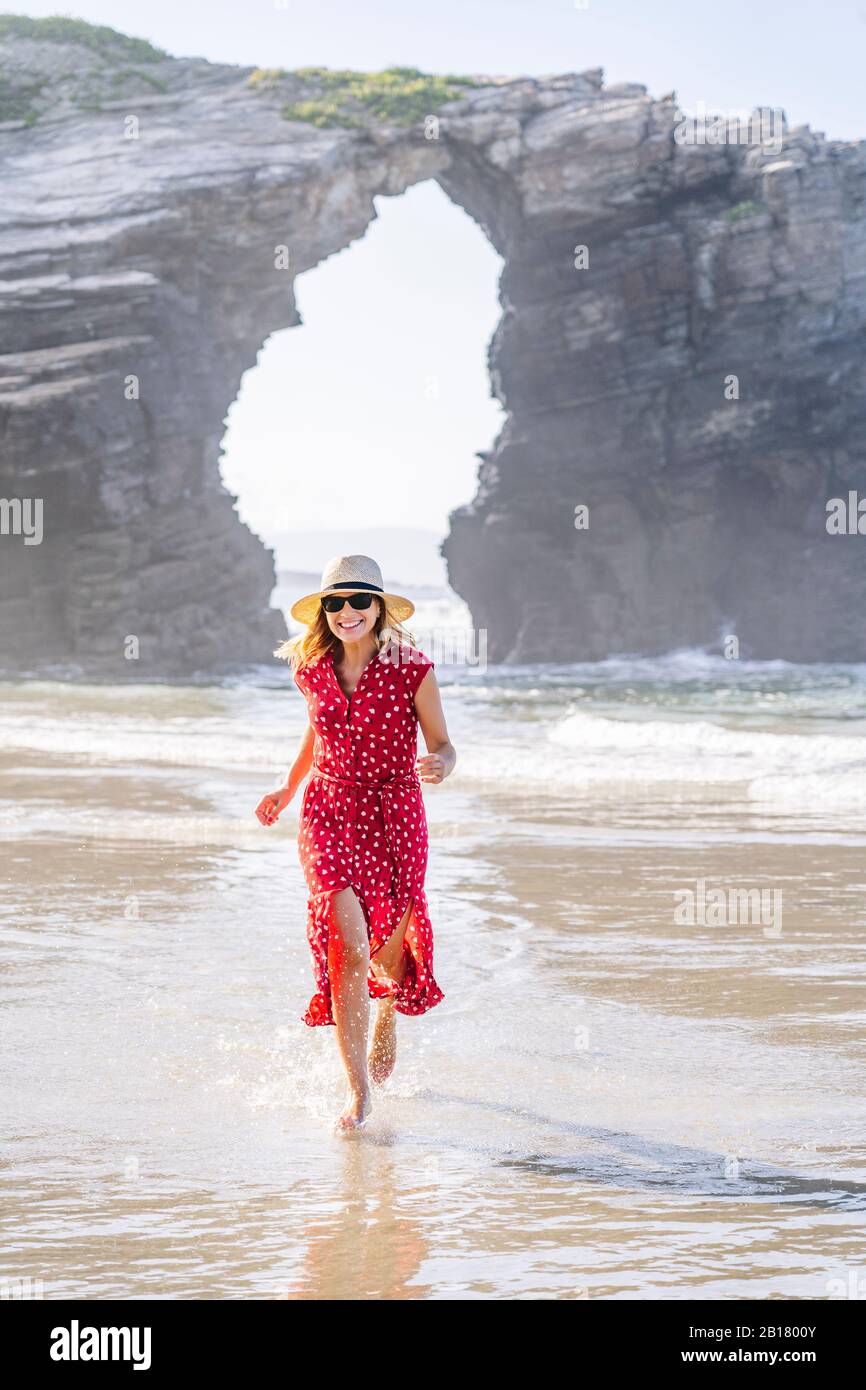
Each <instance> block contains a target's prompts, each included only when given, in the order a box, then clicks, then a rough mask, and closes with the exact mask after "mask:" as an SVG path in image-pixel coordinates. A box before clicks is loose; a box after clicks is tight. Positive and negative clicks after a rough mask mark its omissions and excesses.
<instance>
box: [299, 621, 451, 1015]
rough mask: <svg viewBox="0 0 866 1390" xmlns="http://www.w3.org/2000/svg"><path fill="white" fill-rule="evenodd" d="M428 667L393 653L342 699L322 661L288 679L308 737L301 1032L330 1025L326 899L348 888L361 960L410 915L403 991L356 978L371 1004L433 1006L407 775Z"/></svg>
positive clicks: (417, 805)
mask: <svg viewBox="0 0 866 1390" xmlns="http://www.w3.org/2000/svg"><path fill="white" fill-rule="evenodd" d="M433 664H434V663H433V662H432V661H430V660H429V658H428V657H426V656H424V654H423V652H420V651H418V650H417V648H413V647H407V646H397V645H396V644H392V645H390V646H386V647H384V648H383V650H382V651H381V652H379V653H378V654H377V655H376V656H375V657H374V658H373V660H372V661H371V662H370V663H369V664H368V665H367V666H365V668H364V670H363V671H362V672H361V677H360V679H359V681H358V684H357V685H356V687H355V689H354V691H353V692H352V696H351V699H349V698H348V697H347V696H346V695H345V694H344V693H343V689H342V687H341V686H340V683H339V681H338V680H337V676H336V672H335V671H334V658H333V652H329V653H328V654H327V655H326V656H324V657H322V658H321V659H320V660H319V661H317V662H316V663H315V665H312V666H305V667H302V668H300V669H299V670H298V671H296V672H295V684H296V685H297V686H298V689H299V690H300V691H301V693H302V694H303V696H304V698H305V700H306V702H307V713H308V716H309V720H310V724H311V726H312V728H313V730H314V733H315V740H314V745H313V766H312V770H311V773H310V779H309V781H308V783H307V786H306V789H305V791H304V797H303V801H302V803H301V812H300V827H299V831H298V857H299V859H300V861H301V867H302V868H303V871H304V877H305V879H306V883H307V891H308V895H309V896H308V899H307V939H308V940H309V943H310V948H311V950H312V954H313V973H314V975H315V980H316V993H315V994H314V995H313V997H312V999H311V1000H310V1003H309V1007H308V1009H307V1012H306V1013H305V1014H303V1015H302V1018H303V1021H304V1023H306V1024H308V1025H309V1026H310V1027H311V1028H314V1027H317V1026H318V1025H320V1024H327V1023H333V1022H334V1017H333V1014H332V1012H331V987H330V982H329V980H328V934H329V931H330V926H331V914H332V911H333V906H332V902H333V896H334V894H335V893H337V892H339V891H340V890H341V889H343V888H349V887H351V888H353V889H354V890H355V894H356V896H357V897H358V900H359V902H360V904H361V910H362V912H363V914H364V919H365V921H366V924H367V936H368V939H369V942H370V956H371V962H372V961H373V960H374V959H375V954H376V952H377V950H378V949H379V948H380V947H381V946H382V944H383V943H384V942H385V941H387V939H388V937H389V936H391V934H392V933H393V932H394V930H395V929H396V928H397V927H398V926H399V924H400V922H401V921H402V920H403V916H404V913H405V911H406V908H407V906H408V904H409V903H410V902H414V904H415V910H414V913H413V914H412V917H411V919H410V922H409V925H408V927H407V928H406V933H405V937H404V960H405V962H406V970H405V973H404V977H403V981H402V983H401V984H397V982H396V981H394V980H384V979H379V978H376V976H375V975H374V972H373V968H372V963H371V968H370V973H369V975H368V979H367V988H368V992H369V994H370V998H371V999H380V998H384V997H385V996H387V995H391V996H393V998H394V1006H395V1008H396V1009H397V1011H398V1012H399V1013H401V1014H423V1013H426V1012H427V1010H428V1009H432V1008H433V1006H434V1004H438V1003H439V1001H440V1000H441V999H442V998H443V995H442V991H441V990H440V988H439V986H438V985H437V983H436V981H435V979H434V977H433V928H432V925H431V923H430V917H429V914H428V910H427V899H426V896H425V893H424V876H425V873H426V870H427V818H426V815H425V812H424V800H423V797H422V795H421V782H420V780H419V778H418V774H417V772H416V771H415V758H416V755H417V739H418V716H417V713H416V711H415V704H414V700H415V692H416V690H417V689H418V687H419V685H420V684H421V681H422V680H423V679H424V677H425V675H426V674H427V672H428V671H429V670H430V668H431V667H432V666H433Z"/></svg>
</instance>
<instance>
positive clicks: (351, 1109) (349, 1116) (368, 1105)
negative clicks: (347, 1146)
mask: <svg viewBox="0 0 866 1390" xmlns="http://www.w3.org/2000/svg"><path fill="white" fill-rule="evenodd" d="M372 1109H373V1101H372V1099H371V1096H370V1092H369V1090H363V1091H351V1092H350V1093H349V1099H348V1101H347V1103H346V1108H345V1110H344V1111H343V1113H342V1115H340V1116H339V1118H338V1119H337V1120H336V1121H335V1123H334V1129H335V1130H337V1131H342V1130H347V1129H360V1128H361V1126H362V1125H365V1124H366V1123H367V1121H368V1119H369V1118H370V1112H371V1110H372Z"/></svg>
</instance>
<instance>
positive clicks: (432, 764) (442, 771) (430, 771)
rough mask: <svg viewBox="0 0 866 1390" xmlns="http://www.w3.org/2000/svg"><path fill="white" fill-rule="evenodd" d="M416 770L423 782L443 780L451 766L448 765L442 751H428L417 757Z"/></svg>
mask: <svg viewBox="0 0 866 1390" xmlns="http://www.w3.org/2000/svg"><path fill="white" fill-rule="evenodd" d="M415 771H416V772H417V773H418V776H419V778H420V780H421V781H422V782H442V781H444V780H445V778H446V777H447V776H448V773H449V772H450V771H451V768H450V767H449V766H447V765H446V762H445V759H444V758H443V757H442V754H441V753H428V754H427V755H426V756H425V757H423V758H416V759H415Z"/></svg>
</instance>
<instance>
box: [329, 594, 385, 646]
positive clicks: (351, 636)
mask: <svg viewBox="0 0 866 1390" xmlns="http://www.w3.org/2000/svg"><path fill="white" fill-rule="evenodd" d="M337 592H338V593H339V594H342V592H343V591H342V590H341V589H340V590H337ZM352 592H357V591H353V590H351V589H347V590H346V596H347V597H346V599H345V602H344V603H343V607H342V608H341V609H340V612H339V613H327V612H326V613H325V621H326V622H327V624H328V627H329V628H330V629H331V631H332V632H333V634H334V636H335V637H339V639H340V641H341V642H345V643H347V644H348V643H350V642H360V641H361V639H362V638H363V637H366V636H367V634H368V633H370V632H372V631H373V628H374V627H375V624H376V619H377V618H378V616H379V600H378V599H377V598H374V599H373V602H372V603H371V604H370V607H369V608H361V609H357V608H353V607H352V605H351V604H350V603H349V601H348V595H349V594H350V593H352Z"/></svg>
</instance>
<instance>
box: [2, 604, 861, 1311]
mask: <svg viewBox="0 0 866 1390" xmlns="http://www.w3.org/2000/svg"><path fill="white" fill-rule="evenodd" d="M418 618H419V621H418V626H417V629H413V630H414V631H415V632H416V636H417V637H418V640H419V645H421V646H422V648H423V649H424V650H425V651H427V652H428V654H429V655H431V656H433V657H434V660H437V671H438V676H439V682H440V686H441V689H442V695H443V703H444V707H445V711H446V716H447V719H448V724H449V730H450V733H451V738H452V741H453V742H454V744H455V746H456V748H457V751H458V766H457V769H456V771H455V773H454V774H453V776H452V777H451V778H449V779H448V780H447V781H446V782H445V783H443V784H442V785H441V786H439V787H425V789H424V797H425V805H426V807H427V815H428V821H429V825H430V840H431V848H430V866H429V870H428V880H427V886H428V896H429V901H430V907H431V916H432V919H433V923H434V930H435V933H436V975H437V978H438V980H439V983H440V985H441V986H442V988H443V990H444V991H445V996H446V997H445V1000H444V1001H443V1003H442V1004H441V1005H439V1007H438V1008H436V1009H434V1010H433V1011H431V1013H430V1014H428V1015H426V1016H424V1017H422V1018H420V1019H401V1020H400V1022H399V1028H398V1040H399V1057H398V1064H397V1069H396V1072H395V1075H394V1077H393V1078H392V1080H391V1081H390V1082H389V1083H388V1084H387V1086H386V1087H385V1088H384V1090H383V1091H382V1092H381V1093H380V1095H379V1097H378V1099H377V1104H376V1108H375V1111H374V1116H373V1119H372V1121H371V1122H370V1125H369V1126H368V1128H367V1130H366V1131H365V1132H364V1133H363V1134H362V1135H358V1136H354V1137H353V1138H350V1139H346V1138H338V1137H336V1136H334V1135H333V1134H332V1133H331V1130H330V1122H331V1119H332V1117H333V1116H334V1115H335V1114H336V1113H337V1112H338V1110H339V1109H340V1107H341V1104H342V1096H343V1084H342V1078H341V1071H340V1067H339V1064H338V1061H337V1056H336V1049H335V1040H334V1030H333V1029H324V1028H323V1029H313V1030H311V1029H307V1028H305V1027H304V1025H303V1024H302V1023H301V1021H300V1015H301V1013H302V1012H303V1009H304V1007H305V1005H306V1002H307V1000H308V998H309V995H310V994H311V993H312V974H311V970H310V965H309V958H308V952H307V947H306V941H305V938H304V905H305V889H304V885H303V880H302V876H301V872H300V868H299V866H298V861H297V855H296V846H295V834H296V828H297V826H296V812H297V806H298V804H299V802H300V797H299V796H298V798H297V799H296V802H295V803H293V805H292V806H291V807H290V808H289V809H288V811H287V812H286V813H285V814H284V816H283V818H282V820H281V822H280V824H279V825H278V826H277V827H274V828H272V829H264V828H263V827H261V826H259V825H258V822H257V821H256V820H255V818H254V816H253V810H254V807H255V805H256V804H257V802H258V800H259V798H260V797H261V795H262V794H263V793H264V792H265V791H267V790H269V789H271V788H272V787H273V786H274V785H275V784H276V781H277V779H281V778H282V776H283V775H284V773H285V770H286V767H287V766H288V764H289V762H290V761H291V759H292V757H293V756H294V750H295V748H296V747H297V743H298V740H299V738H300V736H301V732H302V729H303V723H304V709H303V704H302V701H301V698H300V696H299V694H298V692H297V691H296V689H295V688H294V686H293V685H292V683H291V680H290V678H289V676H288V673H287V671H286V669H285V668H284V667H279V666H277V665H274V666H273V667H263V668H261V669H258V670H255V671H251V672H249V673H247V674H246V675H245V676H242V677H238V678H235V679H233V680H232V681H230V682H225V683H223V684H221V685H207V684H203V683H197V684H190V685H186V686H168V685H158V684H139V685H134V684H133V685H128V686H124V687H110V686H95V685H91V686H88V685H82V684H67V683H63V682H59V681H58V682H51V681H39V680H29V681H18V682H15V681H6V682H3V683H0V773H2V781H0V855H2V875H0V877H2V899H0V941H2V947H3V960H4V971H3V978H2V998H3V1003H4V1017H5V1029H4V1049H3V1061H2V1074H3V1097H4V1102H3V1106H2V1112H0V1133H2V1145H3V1152H4V1164H3V1167H2V1170H0V1189H2V1203H0V1208H2V1217H0V1221H2V1231H3V1235H2V1251H3V1254H2V1260H0V1292H3V1291H4V1290H5V1291H6V1296H15V1291H16V1289H19V1288H21V1287H24V1281H27V1280H30V1281H35V1282H36V1283H38V1284H39V1286H40V1287H42V1288H43V1289H44V1296H45V1297H46V1298H50V1297H62V1296H79V1297H94V1298H103V1297H121V1298H137V1297H142V1296H147V1297H166V1298H174V1297H214V1298H220V1297H233V1298H234V1297H251V1298H310V1299H316V1298H352V1299H354V1298H361V1299H365V1298H396V1299H402V1298H434V1299H437V1298H454V1297H456V1298H466V1299H487V1298H530V1299H533V1298H593V1297H600V1298H694V1297H698V1298H714V1297H725V1298H790V1297H797V1298H801V1297H806V1298H816V1297H817V1298H828V1297H838V1296H852V1295H851V1293H850V1290H851V1289H854V1288H857V1287H860V1285H861V1284H863V1286H866V1283H864V1281H866V1270H864V1268H863V1265H864V1258H863V1245H862V1236H863V1222H864V1213H866V1162H864V1150H863V1137H862V1136H863V1121H864V1085H863V1074H864V1073H863V1061H864V1055H863V1054H864V1032H866V1030H864V1012H866V1006H864V977H866V948H864V927H866V908H864V890H866V858H864V855H866V848H864V847H866V790H864V788H866V777H864V770H866V741H864V732H866V666H844V667H843V666H813V667H802V666H799V667H795V666H791V665H787V664H785V663H779V662H768V663H745V662H727V661H724V660H722V659H720V658H716V657H712V656H709V655H707V654H705V653H702V652H698V651H688V652H677V653H672V654H670V655H668V656H666V657H663V658H659V659H657V660H645V659H643V660H642V659H636V658H628V657H621V658H616V659H611V660H609V661H605V662H598V663H591V664H581V663H575V664H571V665H557V666H541V665H539V666H531V667H530V666H525V667H516V666H513V667H503V666H497V667H493V666H489V667H486V668H485V667H484V665H483V664H481V665H478V664H467V663H465V662H463V663H461V662H457V663H454V662H451V661H449V660H447V659H446V658H445V657H442V659H437V658H439V656H440V652H444V653H447V652H448V651H449V649H450V650H452V651H453V648H454V641H453V639H454V638H455V635H456V636H457V637H459V636H460V634H461V633H462V634H463V635H464V636H465V633H466V614H465V610H463V609H462V607H461V606H460V605H459V604H457V603H456V601H454V600H453V599H452V598H451V597H450V596H449V595H447V594H441V593H434V592H431V593H430V594H428V595H425V596H424V597H423V600H422V602H421V603H419V615H418ZM449 644H450V647H449ZM422 751H423V750H422ZM701 884H702V885H704V888H703V890H702V889H701V888H700V885H701ZM713 891H716V892H720V893H721V894H722V895H729V894H731V893H734V894H736V893H740V892H742V893H748V892H749V891H752V892H753V893H754V892H757V893H758V894H760V893H761V892H762V891H763V892H764V894H765V898H764V900H763V901H764V905H765V906H767V905H769V904H770V903H771V902H772V903H774V904H775V905H776V907H777V908H778V910H774V911H773V912H772V913H764V914H763V915H760V914H758V913H757V912H751V914H750V915H745V914H742V913H741V915H740V916H739V917H738V916H737V914H736V912H735V911H734V909H733V907H731V908H730V909H729V910H728V915H727V919H726V920H725V921H724V922H717V921H713V920H712V918H711V917H710V918H709V919H707V918H706V917H705V916H702V915H701V907H700V904H701V903H702V902H703V901H704V900H705V898H706V894H707V893H710V894H712V893H713ZM774 893H775V894H778V897H777V898H773V894H774ZM689 894H691V895H692V899H691V901H692V904H693V906H695V905H696V910H695V911H694V912H693V913H692V915H691V917H689V915H688V913H686V914H685V915H683V912H682V910H681V911H680V912H679V914H678V913H677V910H676V909H677V904H678V903H679V904H682V901H683V897H684V895H685V896H688V895H689ZM726 901H727V902H728V903H729V904H730V903H732V902H733V899H732V898H731V897H727V899H726ZM751 901H752V900H750V902H751ZM755 901H757V899H755ZM858 1281H859V1282H858ZM845 1289H847V1290H849V1293H848V1294H845V1293H844V1292H842V1293H840V1292H839V1291H840V1290H843V1291H844V1290H845ZM859 1296H862V1291H861V1293H860V1295H859Z"/></svg>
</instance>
